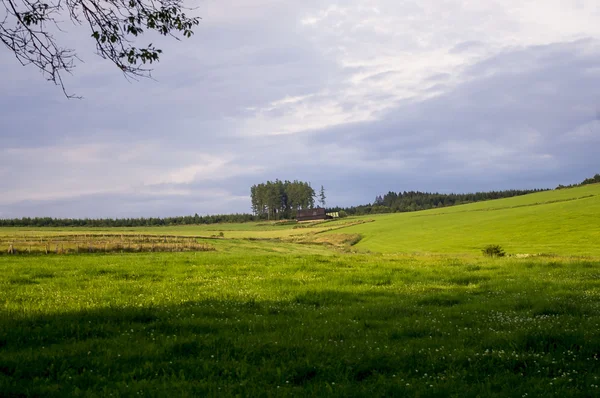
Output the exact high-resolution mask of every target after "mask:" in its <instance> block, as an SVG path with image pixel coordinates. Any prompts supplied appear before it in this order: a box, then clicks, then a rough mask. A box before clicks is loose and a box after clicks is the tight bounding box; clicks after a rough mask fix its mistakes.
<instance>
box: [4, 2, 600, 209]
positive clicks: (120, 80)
mask: <svg viewBox="0 0 600 398" xmlns="http://www.w3.org/2000/svg"><path fill="white" fill-rule="evenodd" d="M188 4H189V5H190V6H195V7H197V8H196V10H195V11H194V12H195V13H197V14H198V15H200V16H201V17H202V21H201V23H200V25H199V26H198V27H197V29H196V34H195V36H194V37H193V38H191V39H187V40H183V41H181V42H177V41H173V40H170V41H156V38H148V41H149V40H150V39H152V41H153V42H154V43H155V44H159V45H160V46H161V47H162V48H163V50H164V55H163V57H162V61H161V62H160V63H159V64H158V65H157V66H156V67H155V69H154V72H153V75H154V78H155V80H143V81H139V82H128V81H127V80H126V79H124V77H123V75H122V74H121V73H120V71H119V70H118V69H116V67H115V66H114V65H112V64H110V63H108V62H107V61H103V60H102V59H100V58H99V57H97V56H95V55H94V53H93V43H92V41H91V39H90V38H89V33H88V32H85V31H83V30H81V29H79V28H76V27H72V26H70V25H68V24H65V25H63V29H65V30H67V31H68V33H67V34H65V36H64V40H65V41H66V42H67V43H69V45H72V46H74V47H76V49H77V51H78V54H79V56H80V58H82V60H83V61H84V62H82V63H79V64H78V65H77V68H76V70H75V73H74V75H73V76H69V77H68V78H67V79H66V84H67V88H68V90H69V91H70V92H73V93H76V94H79V95H81V96H83V97H84V99H83V100H68V99H66V98H65V97H64V96H63V94H62V92H61V91H60V89H58V88H57V87H55V86H53V85H52V84H50V83H48V82H46V81H44V79H43V77H42V76H41V74H40V73H39V72H38V71H37V70H35V69H34V68H32V67H21V66H20V65H19V64H18V63H17V62H16V61H15V60H14V57H13V56H12V54H11V53H10V52H9V51H8V50H7V49H5V48H3V47H0V71H1V72H2V76H3V77H4V78H3V79H0V193H1V195H0V217H1V218H9V217H22V216H52V217H129V216H171V215H187V214H194V213H198V214H201V215H202V214H210V213H230V212H249V210H250V200H249V187H250V186H251V185H252V184H255V183H260V182H263V181H266V180H268V179H275V178H279V179H289V180H293V179H300V180H305V181H310V182H311V183H312V185H313V186H314V187H320V186H321V185H324V186H325V188H326V192H327V197H328V200H327V202H328V205H341V206H346V205H353V204H362V203H368V202H371V201H373V199H374V197H375V195H377V194H384V193H386V192H388V191H390V190H391V191H403V190H426V191H439V192H467V191H482V190H493V189H509V188H546V187H555V186H556V185H558V184H560V183H562V184H570V183H575V182H578V181H581V180H583V179H584V178H586V177H590V176H592V175H594V174H595V173H599V172H600V155H599V149H598V148H600V115H599V113H600V84H599V83H600V3H599V2H598V1H597V0H572V1H565V0H544V1H541V0H536V1H527V0H486V1H481V0H443V1H442V0H418V1H412V0H410V1H408V0H407V1H399V0H362V1H361V0H345V1H343V2H339V1H325V0H319V1H316V0H305V1H289V0H287V1H283V0H202V1H198V2H196V3H188ZM140 44H147V43H146V42H145V41H142V42H140Z"/></svg>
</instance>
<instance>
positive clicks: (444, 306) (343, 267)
mask: <svg viewBox="0 0 600 398" xmlns="http://www.w3.org/2000/svg"><path fill="white" fill-rule="evenodd" d="M598 194H600V187H598V186H590V187H585V188H576V189H571V190H564V191H552V192H544V193H541V194H534V195H528V196H526V197H519V198H512V199H505V200H498V201H490V202H485V203H476V204H472V205H465V206H457V207H453V208H445V209H436V210H432V211H426V212H418V213H408V214H394V215H383V216H372V217H368V218H362V219H349V220H341V221H335V222H331V223H324V224H318V225H314V226H306V227H305V226H303V227H302V228H294V227H295V226H294V225H266V223H261V224H231V225H218V226H210V228H209V227H207V226H198V227H178V228H175V227H173V228H155V229H153V228H146V229H129V230H127V229H109V230H93V229H87V230H82V229H64V230H59V229H57V230H45V229H2V230H0V247H2V245H4V244H6V243H8V242H18V241H21V240H22V241H33V240H36V241H37V240H39V239H41V240H42V241H43V242H44V241H46V240H47V241H58V240H59V239H63V238H60V237H61V236H62V237H64V236H68V237H69V239H71V240H73V239H79V238H78V237H80V236H82V235H83V236H85V237H89V236H93V237H94V239H109V238H110V239H113V238H114V239H124V240H126V239H128V236H129V235H131V236H136V235H137V236H138V239H139V236H142V235H144V236H146V235H148V236H156V238H155V239H157V240H164V237H166V236H177V235H178V236H184V238H177V239H183V241H184V242H188V241H193V242H195V243H196V244H199V245H204V244H206V245H210V246H211V248H214V251H184V252H172V253H155V252H153V253H147V252H140V253H119V252H116V253H87V252H85V253H79V254H75V253H71V254H68V255H56V254H52V253H49V254H48V255H46V254H27V253H22V254H20V255H6V254H5V255H2V256H0V396H56V397H63V396H86V397H88V396H89V397H91V396H113V397H118V396H273V397H276V396H340V397H342V396H343V397H346V396H350V397H352V396H366V395H370V396H421V397H448V396H454V397H477V396H480V397H482V396H486V397H487V396H498V397H500V396H514V397H525V396H529V397H533V396H544V397H571V396H572V397H580V396H586V397H587V396H590V397H591V396H599V395H600V390H599V387H598V386H599V385H600V380H598V378H599V377H600V364H599V361H600V327H599V325H600V260H599V259H598V258H596V257H594V256H597V255H598V254H599V253H598V251H597V249H596V248H595V246H594V244H595V242H596V241H597V238H598V231H599V230H598V228H599V227H598V222H597V220H598V215H599V214H600V208H599V206H598V204H599V202H600V201H599V200H598V198H599V197H598V196H597V195H598ZM369 219H373V220H375V221H374V222H365V223H362V224H358V225H350V224H346V223H348V222H350V223H354V222H356V221H361V222H362V221H368V220H369ZM553 223H554V224H553ZM340 227H342V228H341V229H338V228H340ZM226 228H229V229H226ZM333 228H336V229H333ZM518 228H521V229H518ZM219 232H224V234H223V235H224V236H223V237H215V238H211V236H212V235H217V234H218V233H219ZM121 234H123V235H125V237H124V238H121V237H120V235H121ZM236 234H237V235H236ZM265 234H266V235H265ZM359 234H360V235H362V236H363V239H362V240H361V241H360V242H358V244H356V245H355V246H354V247H349V246H348V245H349V243H355V242H356V240H355V239H354V237H356V236H358V235H359ZM217 236H218V235H217ZM144 239H145V238H144ZM169 239H171V238H169ZM594 239H596V240H594ZM489 243H499V244H502V245H503V246H504V247H505V248H506V249H507V251H509V252H510V253H513V254H516V253H540V252H546V253H556V254H558V255H557V256H540V257H530V258H516V257H510V258H492V259H490V258H484V257H483V256H482V255H481V252H480V249H481V247H483V246H485V245H486V244H489ZM167 244H168V243H167ZM411 253H419V254H411ZM574 256H590V257H587V258H583V257H574Z"/></svg>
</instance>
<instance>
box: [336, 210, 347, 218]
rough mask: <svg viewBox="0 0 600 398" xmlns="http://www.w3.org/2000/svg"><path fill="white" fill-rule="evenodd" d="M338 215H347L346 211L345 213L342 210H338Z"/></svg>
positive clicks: (341, 216)
mask: <svg viewBox="0 0 600 398" xmlns="http://www.w3.org/2000/svg"><path fill="white" fill-rule="evenodd" d="M338 215H339V216H340V218H344V217H348V213H346V212H345V211H344V210H340V211H338Z"/></svg>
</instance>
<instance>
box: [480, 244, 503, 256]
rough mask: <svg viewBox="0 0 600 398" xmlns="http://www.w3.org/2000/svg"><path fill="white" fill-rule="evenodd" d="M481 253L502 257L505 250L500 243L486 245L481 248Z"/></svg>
mask: <svg viewBox="0 0 600 398" xmlns="http://www.w3.org/2000/svg"><path fill="white" fill-rule="evenodd" d="M482 252H483V255H484V256H488V257H504V256H505V255H506V252H505V251H504V249H503V248H502V246H500V245H487V246H486V247H485V248H484V249H483V250H482Z"/></svg>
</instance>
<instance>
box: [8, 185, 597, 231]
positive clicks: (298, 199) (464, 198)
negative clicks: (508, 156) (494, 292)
mask: <svg viewBox="0 0 600 398" xmlns="http://www.w3.org/2000/svg"><path fill="white" fill-rule="evenodd" d="M596 183H600V174H596V175H594V177H591V178H586V179H585V180H583V181H582V182H581V183H579V184H572V185H567V186H565V185H559V186H558V187H557V188H556V189H563V188H571V187H577V186H582V185H588V184H596ZM542 191H547V189H527V190H515V189H512V190H505V191H491V192H475V193H464V194H455V193H451V194H441V193H430V192H420V191H408V192H407V191H403V192H392V191H390V192H388V193H387V194H385V195H383V196H382V195H377V196H376V197H375V200H374V201H373V203H368V204H364V205H358V206H350V207H339V206H336V207H329V208H327V211H328V212H338V213H339V215H340V216H346V215H352V216H358V215H367V214H377V213H396V212H410V211H418V210H427V209H433V208H438V207H448V206H454V205H460V204H466V203H474V202H480V201H484V200H491V199H502V198H510V197H513V196H520V195H527V194H530V193H535V192H542ZM250 199H251V205H252V214H250V213H236V214H215V215H206V216H199V215H198V214H194V215H193V216H181V217H164V218H159V217H149V218H144V217H140V218H101V219H92V218H82V219H77V218H51V217H33V218H32V217H23V218H16V219H0V227H157V226H176V225H201V224H217V223H240V222H250V221H261V220H281V219H293V218H295V217H296V214H297V212H298V210H300V209H310V208H314V207H315V204H316V202H317V201H318V204H319V205H320V206H321V207H325V204H326V203H325V199H326V197H325V189H324V188H323V186H321V189H320V191H319V193H318V194H317V193H316V192H315V190H314V189H313V188H312V187H311V185H310V183H308V182H303V181H297V180H294V181H291V182H290V181H287V180H286V181H280V180H278V179H276V180H275V181H267V182H266V183H261V184H255V185H253V186H252V187H251V188H250Z"/></svg>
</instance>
